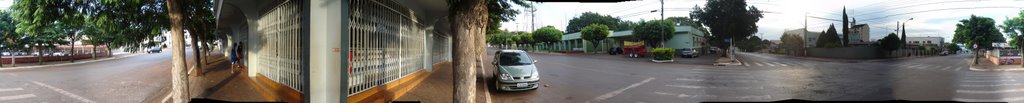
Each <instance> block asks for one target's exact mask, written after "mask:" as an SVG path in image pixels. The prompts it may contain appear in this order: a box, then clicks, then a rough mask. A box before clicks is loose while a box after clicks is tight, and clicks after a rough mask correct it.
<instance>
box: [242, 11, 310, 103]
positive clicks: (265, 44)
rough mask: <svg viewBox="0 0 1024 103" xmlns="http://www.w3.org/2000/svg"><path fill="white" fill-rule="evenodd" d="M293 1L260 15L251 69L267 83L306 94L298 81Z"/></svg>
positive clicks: (300, 76) (296, 18)
mask: <svg viewBox="0 0 1024 103" xmlns="http://www.w3.org/2000/svg"><path fill="white" fill-rule="evenodd" d="M299 13H300V12H299V5H298V4H297V3H296V1H289V2H285V3H282V4H280V5H278V6H277V7H275V8H274V9H272V10H270V11H268V12H267V13H265V14H263V15H262V16H261V17H260V18H259V20H258V21H257V23H259V26H258V27H257V32H259V33H258V35H257V36H259V38H260V40H259V42H256V43H258V45H257V46H256V47H253V48H252V49H251V50H256V53H255V54H254V55H252V56H251V57H254V58H256V59H257V60H256V61H255V62H254V63H255V64H254V65H252V66H254V67H251V68H252V69H253V70H255V71H256V72H259V73H260V74H263V76H266V77H267V78H268V79H270V80H273V81H275V82H278V83H281V84H284V85H285V86H288V87H290V88H291V89H294V90H296V91H299V92H303V93H305V92H307V91H306V89H305V85H306V83H305V82H304V81H302V79H303V77H304V76H305V75H304V74H302V70H301V66H302V64H305V63H302V61H301V59H302V58H301V54H302V52H301V49H302V48H301V45H300V44H301V42H303V41H300V40H299V37H300V36H299V30H300V26H301V24H300V19H301V18H300V17H299Z"/></svg>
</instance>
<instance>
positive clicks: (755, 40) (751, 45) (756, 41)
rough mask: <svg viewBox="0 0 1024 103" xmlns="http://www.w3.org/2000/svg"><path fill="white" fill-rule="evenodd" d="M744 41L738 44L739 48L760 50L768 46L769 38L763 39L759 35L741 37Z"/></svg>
mask: <svg viewBox="0 0 1024 103" xmlns="http://www.w3.org/2000/svg"><path fill="white" fill-rule="evenodd" d="M740 39H743V40H741V41H742V42H739V43H737V44H736V47H737V48H740V49H743V50H745V51H758V50H761V49H764V48H765V47H767V44H769V43H770V42H768V40H764V39H761V37H758V36H750V38H740Z"/></svg>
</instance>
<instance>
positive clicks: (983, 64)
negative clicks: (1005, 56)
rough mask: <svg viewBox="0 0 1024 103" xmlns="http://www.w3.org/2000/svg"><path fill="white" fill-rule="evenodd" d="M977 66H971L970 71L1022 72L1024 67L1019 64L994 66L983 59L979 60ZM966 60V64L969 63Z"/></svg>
mask: <svg viewBox="0 0 1024 103" xmlns="http://www.w3.org/2000/svg"><path fill="white" fill-rule="evenodd" d="M979 59H981V60H978V64H976V65H971V71H1024V67H1021V66H1020V64H1014V65H996V64H995V63H992V61H988V60H987V59H985V58H979ZM969 60H970V59H968V61H967V63H971V61H969Z"/></svg>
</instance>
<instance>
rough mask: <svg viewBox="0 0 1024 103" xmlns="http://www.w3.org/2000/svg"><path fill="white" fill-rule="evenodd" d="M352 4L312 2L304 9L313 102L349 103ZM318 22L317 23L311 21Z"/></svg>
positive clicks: (309, 95)
mask: <svg viewBox="0 0 1024 103" xmlns="http://www.w3.org/2000/svg"><path fill="white" fill-rule="evenodd" d="M348 5H349V1H347V0H341V1H335V0H310V1H303V2H302V6H301V7H306V8H302V9H305V10H304V11H308V12H305V13H302V15H303V17H304V19H303V21H302V22H303V23H305V24H309V25H308V26H306V27H307V28H309V29H308V33H309V39H308V40H310V41H309V48H307V49H309V75H308V76H309V82H307V83H309V91H308V93H306V95H307V96H306V99H307V101H308V102H310V103H341V102H344V101H347V99H346V97H347V95H348V91H347V90H348V89H343V88H345V85H347V83H348V79H346V77H348V73H347V71H348V59H347V58H349V57H348V51H349V48H348V42H343V41H348V39H349V38H348V35H349V34H348V19H349V10H348ZM310 21H316V22H310Z"/></svg>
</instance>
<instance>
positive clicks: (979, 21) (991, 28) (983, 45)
mask: <svg viewBox="0 0 1024 103" xmlns="http://www.w3.org/2000/svg"><path fill="white" fill-rule="evenodd" d="M955 31H956V33H955V34H953V43H961V44H965V45H967V46H973V45H974V44H978V48H980V49H990V48H992V45H991V44H992V43H997V42H1003V41H1005V38H1003V34H1002V33H1000V32H999V30H998V29H997V28H996V26H995V21H994V20H992V18H988V17H980V16H975V15H971V18H968V19H964V20H960V23H958V24H956V30H955Z"/></svg>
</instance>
